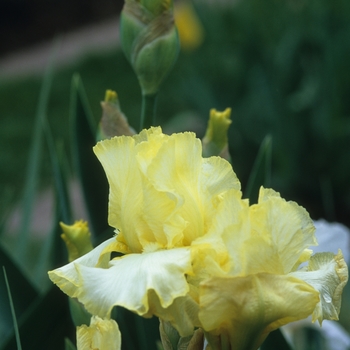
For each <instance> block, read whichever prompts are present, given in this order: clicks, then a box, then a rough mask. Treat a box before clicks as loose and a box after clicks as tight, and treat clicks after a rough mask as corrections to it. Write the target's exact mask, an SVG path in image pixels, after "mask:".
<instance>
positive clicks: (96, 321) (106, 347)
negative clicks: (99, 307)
mask: <svg viewBox="0 0 350 350" xmlns="http://www.w3.org/2000/svg"><path fill="white" fill-rule="evenodd" d="M120 348H121V334H120V331H119V327H118V324H117V322H115V321H114V320H109V319H101V318H99V317H97V316H93V317H92V318H91V322H90V326H89V327H88V326H86V325H83V326H81V327H78V328H77V350H119V349H120Z"/></svg>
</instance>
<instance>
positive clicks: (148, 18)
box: [120, 0, 179, 95]
mask: <svg viewBox="0 0 350 350" xmlns="http://www.w3.org/2000/svg"><path fill="white" fill-rule="evenodd" d="M120 25H121V27H120V28H121V29H120V38H121V45H122V48H123V51H124V53H125V55H126V57H127V59H128V60H129V62H130V63H131V65H132V67H133V69H134V71H135V73H136V75H137V78H138V80H139V83H140V85H141V89H142V94H143V95H154V94H156V93H157V92H158V89H159V86H160V84H161V83H162V81H163V80H164V78H165V77H166V76H167V75H168V73H169V72H170V70H171V68H172V67H173V65H174V63H175V61H176V58H177V56H178V52H179V38H178V34H177V29H176V27H175V24H174V16H173V4H172V1H171V0H139V1H136V0H126V1H125V5H124V8H123V11H122V13H121V24H120Z"/></svg>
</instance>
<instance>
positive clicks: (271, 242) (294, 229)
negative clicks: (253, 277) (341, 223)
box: [243, 188, 317, 275]
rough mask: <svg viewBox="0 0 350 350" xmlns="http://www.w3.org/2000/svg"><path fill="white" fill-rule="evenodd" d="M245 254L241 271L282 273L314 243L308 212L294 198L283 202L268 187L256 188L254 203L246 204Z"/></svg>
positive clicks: (288, 270)
mask: <svg viewBox="0 0 350 350" xmlns="http://www.w3.org/2000/svg"><path fill="white" fill-rule="evenodd" d="M249 231H250V232H249V235H250V238H249V239H247V240H246V242H245V249H244V250H245V251H246V252H247V254H248V255H249V258H248V259H247V264H246V267H245V271H243V274H245V275H247V274H253V273H259V272H268V273H275V274H286V273H289V272H290V271H292V270H293V268H294V266H295V264H296V263H297V262H298V261H300V259H301V260H303V259H302V258H304V257H305V249H307V248H308V247H309V246H310V245H317V241H316V238H315V235H314V231H315V228H314V226H313V222H312V220H311V219H310V216H309V214H308V213H307V211H306V210H305V209H304V208H303V207H300V206H299V205H297V204H296V203H295V202H287V201H285V200H284V199H283V198H281V197H280V195H279V194H278V193H277V192H275V191H273V190H271V189H264V188H261V189H260V194H259V201H258V204H256V205H252V206H251V207H250V228H249Z"/></svg>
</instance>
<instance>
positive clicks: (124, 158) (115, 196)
mask: <svg viewBox="0 0 350 350" xmlns="http://www.w3.org/2000/svg"><path fill="white" fill-rule="evenodd" d="M94 152H95V154H96V156H97V157H98V159H99V160H100V162H101V164H102V166H103V168H104V170H105V173H106V176H107V179H108V182H109V186H110V191H109V206H108V223H109V224H110V225H111V226H112V227H114V228H116V229H119V230H121V232H123V233H124V232H128V235H127V236H125V237H124V239H125V240H126V242H127V245H128V246H129V248H130V250H131V251H133V252H141V250H142V247H141V245H140V242H139V240H138V239H137V228H138V227H139V226H142V225H143V222H142V217H141V215H140V212H141V208H142V193H143V191H142V179H141V174H140V172H139V171H138V164H137V161H136V153H135V139H134V138H133V137H131V136H120V137H115V138H112V139H109V140H104V141H101V142H99V143H97V145H96V146H95V147H94ZM120 237H122V236H120Z"/></svg>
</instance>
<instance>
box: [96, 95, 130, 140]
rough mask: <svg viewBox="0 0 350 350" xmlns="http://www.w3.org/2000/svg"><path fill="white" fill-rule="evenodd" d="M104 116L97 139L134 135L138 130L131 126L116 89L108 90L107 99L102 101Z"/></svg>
mask: <svg viewBox="0 0 350 350" xmlns="http://www.w3.org/2000/svg"><path fill="white" fill-rule="evenodd" d="M101 107H102V118H101V121H100V125H99V130H98V136H97V139H98V140H99V141H100V140H104V139H109V138H111V137H114V136H121V135H127V136H132V135H134V134H135V133H136V132H135V130H134V129H133V128H131V127H130V125H129V123H128V119H127V118H126V116H125V115H124V113H123V112H122V110H121V108H120V103H119V99H118V95H117V93H116V92H115V91H112V90H107V91H106V95H105V99H104V101H103V102H101Z"/></svg>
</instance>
